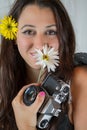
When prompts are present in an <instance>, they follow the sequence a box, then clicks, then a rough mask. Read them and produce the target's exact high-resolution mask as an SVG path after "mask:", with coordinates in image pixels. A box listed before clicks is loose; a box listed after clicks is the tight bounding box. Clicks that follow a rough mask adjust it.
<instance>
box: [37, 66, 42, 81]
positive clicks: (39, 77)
mask: <svg viewBox="0 0 87 130" xmlns="http://www.w3.org/2000/svg"><path fill="white" fill-rule="evenodd" d="M42 73H43V67H41V70H40V73H39V76H38V80H37V82H38V83H40V80H41V75H42Z"/></svg>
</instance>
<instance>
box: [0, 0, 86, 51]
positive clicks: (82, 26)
mask: <svg viewBox="0 0 87 130" xmlns="http://www.w3.org/2000/svg"><path fill="white" fill-rule="evenodd" d="M61 1H62V3H63V4H64V6H65V7H66V9H67V11H68V13H69V16H70V18H71V21H72V24H73V27H74V30H75V35H76V52H87V43H86V42H87V25H86V24H87V0H61ZM13 2H14V0H0V3H1V4H0V19H1V18H3V17H4V16H5V15H6V14H8V11H9V9H10V8H11V6H12V4H13Z"/></svg>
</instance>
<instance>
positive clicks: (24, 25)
mask: <svg viewBox="0 0 87 130" xmlns="http://www.w3.org/2000/svg"><path fill="white" fill-rule="evenodd" d="M44 44H48V45H49V46H50V47H54V48H55V50H58V48H59V41H58V38H57V27H56V22H55V18H54V15H53V12H52V11H51V9H50V8H40V7H38V6H36V5H28V6H26V7H25V8H24V10H23V11H22V13H21V15H20V17H19V20H18V33H17V46H18V50H19V52H20V54H21V56H22V57H23V59H24V60H25V62H26V63H27V64H28V65H29V66H30V67H32V68H36V69H39V68H40V66H38V65H36V64H35V63H36V59H35V57H34V56H35V49H36V48H37V49H40V50H42V47H43V46H44Z"/></svg>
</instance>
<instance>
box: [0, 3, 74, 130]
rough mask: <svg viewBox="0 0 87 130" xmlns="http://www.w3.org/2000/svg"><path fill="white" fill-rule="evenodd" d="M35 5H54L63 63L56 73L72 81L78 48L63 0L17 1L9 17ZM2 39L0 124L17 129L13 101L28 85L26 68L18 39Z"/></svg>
mask: <svg viewBox="0 0 87 130" xmlns="http://www.w3.org/2000/svg"><path fill="white" fill-rule="evenodd" d="M32 4H36V5H37V6H40V7H42V8H44V7H48V8H51V9H52V11H53V13H54V15H55V20H56V23H57V29H58V39H59V43H60V48H59V55H60V66H59V67H58V68H57V70H56V72H57V73H58V75H59V76H60V77H62V78H63V79H65V80H69V79H70V76H71V73H72V63H73V54H74V50H75V36H74V31H73V27H72V24H71V21H70V19H69V16H68V14H67V12H66V10H65V8H64V6H63V5H62V3H61V2H60V0H16V1H15V3H14V5H13V7H12V9H11V10H10V12H9V16H10V15H12V17H13V18H14V19H15V20H16V21H18V19H19V17H20V14H21V12H22V10H23V9H24V8H25V6H27V5H32ZM1 41H2V43H1V52H0V101H1V104H0V126H2V127H3V126H4V129H5V130H16V129H17V126H16V123H15V118H14V114H13V110H12V106H11V102H12V100H13V98H14V97H15V96H16V94H17V93H18V91H19V90H20V89H21V87H22V86H23V85H25V79H26V67H25V62H24V60H23V59H22V57H21V56H20V54H19V52H18V48H17V46H16V45H15V40H7V39H5V38H4V37H1ZM13 124H14V126H13Z"/></svg>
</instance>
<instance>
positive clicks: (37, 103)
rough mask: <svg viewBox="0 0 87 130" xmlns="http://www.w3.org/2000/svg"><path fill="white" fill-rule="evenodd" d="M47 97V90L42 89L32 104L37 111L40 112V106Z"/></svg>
mask: <svg viewBox="0 0 87 130" xmlns="http://www.w3.org/2000/svg"><path fill="white" fill-rule="evenodd" d="M44 99H45V92H44V91H41V92H40V93H39V94H38V95H37V98H36V100H35V102H34V103H33V104H32V108H34V110H35V112H38V110H39V108H40V107H41V105H42V103H43V101H44Z"/></svg>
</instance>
